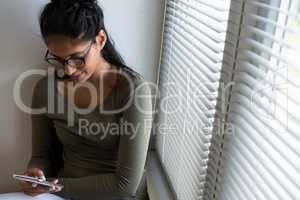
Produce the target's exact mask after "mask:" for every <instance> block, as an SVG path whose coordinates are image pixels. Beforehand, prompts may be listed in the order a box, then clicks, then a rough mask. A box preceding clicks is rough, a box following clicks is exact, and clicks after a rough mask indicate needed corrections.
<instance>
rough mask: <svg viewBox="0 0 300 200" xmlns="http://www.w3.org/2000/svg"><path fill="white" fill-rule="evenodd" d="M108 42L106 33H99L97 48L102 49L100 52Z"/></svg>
mask: <svg viewBox="0 0 300 200" xmlns="http://www.w3.org/2000/svg"><path fill="white" fill-rule="evenodd" d="M106 41H107V35H106V33H105V32H104V31H103V30H101V31H99V33H98V35H97V36H96V42H97V47H98V48H99V49H100V51H101V50H102V49H103V48H104V46H105V44H106Z"/></svg>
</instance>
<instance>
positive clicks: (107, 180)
mask: <svg viewBox="0 0 300 200" xmlns="http://www.w3.org/2000/svg"><path fill="white" fill-rule="evenodd" d="M49 180H51V179H49ZM58 180H59V184H62V185H63V186H64V188H63V189H62V191H60V192H58V193H57V195H59V196H61V197H63V198H74V199H90V200H93V199H99V198H101V199H103V200H113V199H118V200H119V199H130V198H131V197H132V196H133V194H132V193H135V191H134V190H131V189H130V188H131V185H132V184H134V182H132V181H130V180H128V179H126V178H123V179H122V178H120V177H118V176H117V175H116V174H99V175H94V176H87V177H82V178H58Z"/></svg>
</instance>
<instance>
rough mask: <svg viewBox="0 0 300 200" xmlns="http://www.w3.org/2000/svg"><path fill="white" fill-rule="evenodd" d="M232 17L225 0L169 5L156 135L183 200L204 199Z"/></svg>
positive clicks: (171, 1) (191, 0)
mask: <svg viewBox="0 0 300 200" xmlns="http://www.w3.org/2000/svg"><path fill="white" fill-rule="evenodd" d="M228 13H229V4H228V3H227V2H226V1H223V0H210V1H206V0H168V1H167V4H166V17H165V18H166V20H165V27H164V29H165V31H164V43H163V52H162V63H161V67H160V77H159V80H160V81H159V87H160V99H159V101H158V103H157V105H158V110H159V113H158V115H157V126H156V129H155V130H154V131H155V134H156V135H157V137H156V146H157V152H158V157H159V159H160V161H161V163H162V166H163V168H164V171H165V173H166V175H167V177H168V179H169V181H170V183H171V186H172V188H173V191H174V193H175V196H176V197H177V198H178V199H182V200H192V199H200V198H202V195H203V189H204V183H205V177H206V170H207V159H208V150H209V146H210V138H211V134H212V127H213V122H214V115H215V112H216V109H215V105H216V101H217V92H218V88H219V83H220V81H219V79H220V74H221V73H220V70H221V66H222V58H223V51H224V46H225V36H226V30H227V21H228Z"/></svg>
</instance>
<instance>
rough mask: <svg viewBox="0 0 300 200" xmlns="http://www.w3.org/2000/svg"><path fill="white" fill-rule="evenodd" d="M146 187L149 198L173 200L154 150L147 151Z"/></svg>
mask: <svg viewBox="0 0 300 200" xmlns="http://www.w3.org/2000/svg"><path fill="white" fill-rule="evenodd" d="M148 156H149V157H148V159H147V188H148V194H149V197H150V200H174V199H175V197H174V195H173V193H172V191H171V189H170V186H169V184H168V181H167V178H166V175H165V174H164V172H163V169H162V166H161V163H160V161H159V159H158V157H157V154H156V152H155V151H149V152H148Z"/></svg>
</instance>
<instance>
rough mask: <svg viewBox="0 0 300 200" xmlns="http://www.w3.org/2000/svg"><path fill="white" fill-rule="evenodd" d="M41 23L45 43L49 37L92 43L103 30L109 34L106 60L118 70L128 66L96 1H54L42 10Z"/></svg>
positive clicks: (103, 51) (104, 52)
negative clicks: (64, 37) (116, 46)
mask: <svg viewBox="0 0 300 200" xmlns="http://www.w3.org/2000/svg"><path fill="white" fill-rule="evenodd" d="M39 21H40V29H41V34H42V37H43V39H44V41H45V42H46V41H47V38H48V37H49V36H50V35H64V36H67V37H70V38H72V39H81V40H86V41H88V40H93V39H95V37H96V36H97V35H98V33H99V31H101V30H103V31H104V32H105V33H106V35H107V42H106V44H105V46H104V48H103V50H102V55H103V57H104V59H105V60H106V61H107V62H109V63H111V64H113V65H116V66H117V67H124V66H125V63H124V60H123V58H122V57H121V55H120V54H119V53H118V52H117V50H116V49H115V47H114V44H113V42H112V40H111V38H110V37H109V35H108V33H107V31H106V29H105V26H104V15H103V11H102V9H101V8H100V6H99V5H98V4H97V0H51V2H50V3H48V4H47V5H46V6H45V7H44V9H43V10H42V13H41V15H40V19H39Z"/></svg>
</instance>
